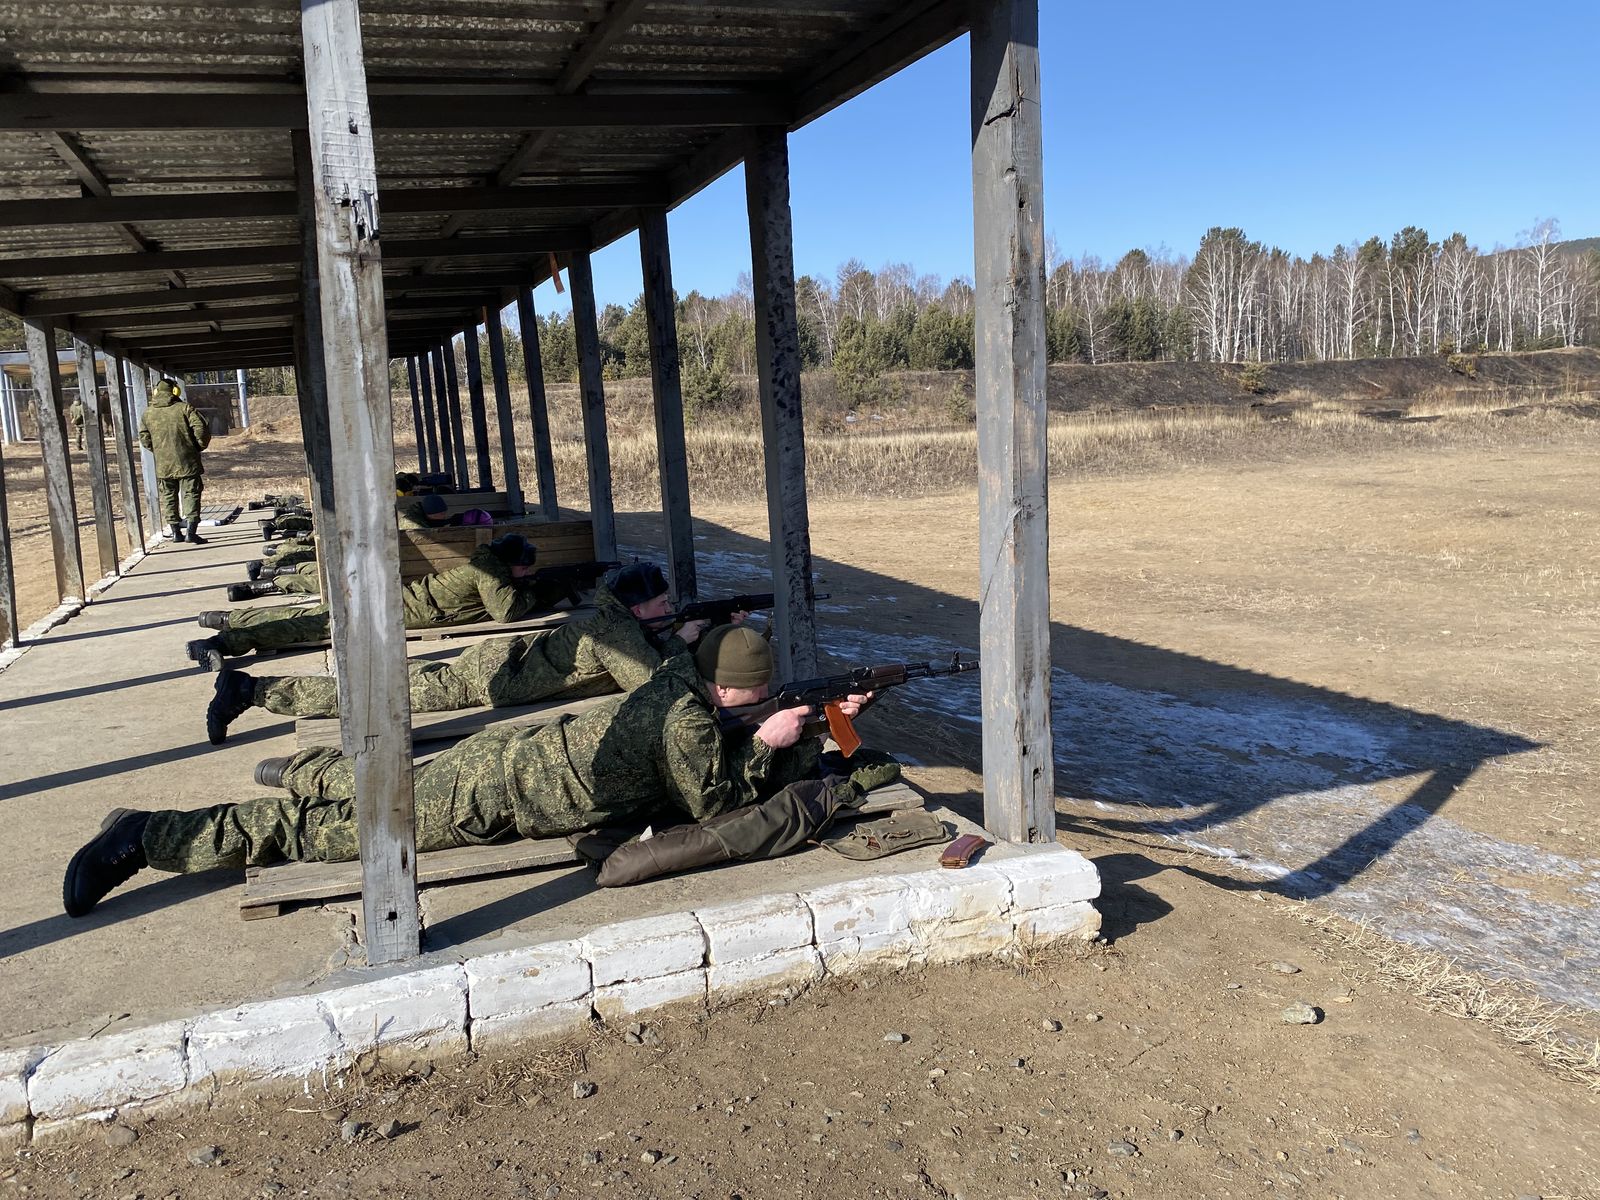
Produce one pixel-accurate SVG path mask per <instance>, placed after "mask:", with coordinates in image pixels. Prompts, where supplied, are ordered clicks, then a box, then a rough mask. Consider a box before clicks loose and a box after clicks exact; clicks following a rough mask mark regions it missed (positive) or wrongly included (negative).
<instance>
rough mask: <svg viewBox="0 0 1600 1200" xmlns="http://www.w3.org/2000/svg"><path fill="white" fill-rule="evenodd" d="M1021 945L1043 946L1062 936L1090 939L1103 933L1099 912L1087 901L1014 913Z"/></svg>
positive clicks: (1018, 942)
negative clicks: (1101, 931)
mask: <svg viewBox="0 0 1600 1200" xmlns="http://www.w3.org/2000/svg"><path fill="white" fill-rule="evenodd" d="M1012 919H1013V920H1014V921H1015V922H1016V926H1017V944H1018V945H1019V946H1029V945H1035V946H1037V945H1043V944H1045V943H1047V942H1057V941H1061V940H1062V939H1063V938H1082V939H1083V940H1084V941H1089V940H1091V939H1093V937H1094V936H1095V935H1096V934H1097V933H1099V932H1100V911H1099V909H1097V908H1095V906H1094V905H1093V904H1090V903H1089V901H1087V900H1078V901H1075V902H1074V903H1072V904H1057V905H1052V906H1051V907H1050V908H1036V909H1032V910H1030V911H1028V912H1020V913H1013V914H1012Z"/></svg>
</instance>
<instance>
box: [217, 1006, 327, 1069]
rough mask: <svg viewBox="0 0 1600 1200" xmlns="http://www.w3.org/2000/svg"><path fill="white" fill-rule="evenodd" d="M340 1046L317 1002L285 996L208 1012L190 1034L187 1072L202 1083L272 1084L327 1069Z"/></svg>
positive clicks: (321, 1007)
mask: <svg viewBox="0 0 1600 1200" xmlns="http://www.w3.org/2000/svg"><path fill="white" fill-rule="evenodd" d="M342 1050H343V1044H342V1043H341V1042H340V1040H339V1033H338V1030H337V1029H336V1028H335V1027H334V1024H333V1018H332V1017H331V1016H329V1015H328V1012H327V1010H326V1009H325V1008H323V1006H322V1004H321V1000H320V997H317V996H289V997H286V998H284V999H282V1000H267V1001H263V1002H262V1003H260V1004H246V1005H244V1006H243V1007H242V1008H235V1009H230V1010H228V1011H226V1012H217V1013H210V1014H208V1015H206V1016H204V1017H200V1018H199V1019H198V1020H196V1021H195V1023H194V1028H193V1029H192V1030H191V1031H190V1034H189V1064H190V1073H191V1074H192V1076H193V1078H194V1081H195V1082H196V1083H199V1082H201V1081H202V1080H203V1079H207V1078H216V1079H218V1080H226V1079H231V1078H241V1079H272V1078H283V1077H292V1076H296V1075H311V1074H315V1073H317V1072H319V1071H323V1070H326V1069H328V1068H329V1067H330V1066H332V1065H333V1063H334V1061H335V1060H336V1059H338V1057H339V1056H340V1052H341V1051H342Z"/></svg>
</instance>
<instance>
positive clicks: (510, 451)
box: [483, 308, 526, 517]
mask: <svg viewBox="0 0 1600 1200" xmlns="http://www.w3.org/2000/svg"><path fill="white" fill-rule="evenodd" d="M483 330H484V333H485V334H486V335H487V336H488V339H489V374H490V375H491V377H492V378H493V380H494V412H495V420H496V421H497V422H498V423H499V425H500V477H501V483H502V485H503V486H504V487H505V490H506V501H507V503H508V505H509V507H510V509H511V511H512V512H513V513H514V514H516V515H517V516H519V517H520V516H521V515H522V514H523V513H524V512H525V511H526V508H525V506H524V505H523V502H522V470H521V468H520V467H519V466H518V464H517V431H516V428H515V425H516V422H515V420H514V419H513V418H512V416H511V379H510V377H509V376H507V374H506V335H505V330H503V329H502V328H500V310H499V309H498V308H488V309H485V310H484V314H483Z"/></svg>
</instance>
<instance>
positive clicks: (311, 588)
mask: <svg viewBox="0 0 1600 1200" xmlns="http://www.w3.org/2000/svg"><path fill="white" fill-rule="evenodd" d="M272 582H273V583H275V584H277V585H278V590H279V591H281V592H287V593H288V594H289V595H291V596H318V595H321V594H322V575H321V574H320V573H319V572H318V570H317V560H316V557H315V556H313V557H312V559H311V561H310V562H306V563H301V564H299V565H298V566H296V567H295V568H294V570H292V571H280V572H278V573H277V574H276V575H274V576H273V577H272Z"/></svg>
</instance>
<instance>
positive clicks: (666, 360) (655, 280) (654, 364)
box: [639, 208, 697, 604]
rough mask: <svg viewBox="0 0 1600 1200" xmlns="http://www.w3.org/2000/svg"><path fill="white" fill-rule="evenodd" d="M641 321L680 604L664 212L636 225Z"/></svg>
mask: <svg viewBox="0 0 1600 1200" xmlns="http://www.w3.org/2000/svg"><path fill="white" fill-rule="evenodd" d="M639 258H640V261H641V265H642V266H643V268H644V309H645V323H646V325H647V326H648V327H649V333H650V383H651V386H652V388H653V389H654V391H655V402H656V404H655V408H656V460H657V463H658V466H659V470H660V475H661V519H662V522H663V523H664V525H665V526H666V538H667V579H668V580H669V581H670V582H671V585H672V595H673V596H674V598H675V599H676V600H677V602H678V603H679V604H687V603H689V602H690V601H692V600H694V599H695V596H696V593H697V584H696V582H695V570H694V521H693V519H692V518H691V517H690V515H689V452H688V450H687V448H686V447H685V445H684V438H683V384H682V381H681V380H680V378H679V369H678V302H677V297H676V296H674V295H673V292H672V254H671V251H670V250H669V248H668V244H667V210H666V209H664V208H652V209H648V210H646V211H645V213H644V214H643V220H642V221H641V222H640V225H639Z"/></svg>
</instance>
